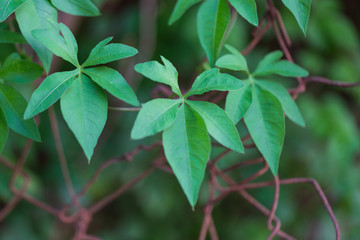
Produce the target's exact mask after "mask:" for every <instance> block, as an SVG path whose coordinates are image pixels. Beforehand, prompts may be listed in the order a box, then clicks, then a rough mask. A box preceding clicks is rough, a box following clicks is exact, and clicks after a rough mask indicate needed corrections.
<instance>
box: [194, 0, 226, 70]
mask: <svg viewBox="0 0 360 240" xmlns="http://www.w3.org/2000/svg"><path fill="white" fill-rule="evenodd" d="M229 22H230V10H229V6H228V4H227V2H226V1H225V0H206V1H205V2H204V3H203V4H202V5H201V7H200V9H199V12H198V15H197V32H198V36H199V39H200V43H201V46H202V47H203V49H204V50H205V52H206V55H207V57H208V60H209V63H210V66H214V63H215V61H216V59H217V56H218V53H219V50H220V45H221V42H222V40H223V38H224V35H225V32H226V28H227V26H228V25H229Z"/></svg>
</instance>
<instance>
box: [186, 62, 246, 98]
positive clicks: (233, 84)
mask: <svg viewBox="0 0 360 240" xmlns="http://www.w3.org/2000/svg"><path fill="white" fill-rule="evenodd" d="M242 87H244V83H243V82H242V81H240V80H239V79H237V78H235V77H233V76H231V75H229V74H226V73H220V71H219V69H218V68H213V69H210V70H207V71H205V72H203V73H202V74H200V75H199V76H198V77H197V78H196V79H195V81H194V83H193V85H192V87H191V89H190V91H189V92H188V93H187V94H186V95H185V97H189V96H191V95H200V94H203V93H205V92H209V91H214V90H217V91H230V90H237V89H240V88H242Z"/></svg>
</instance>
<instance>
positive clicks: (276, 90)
mask: <svg viewBox="0 0 360 240" xmlns="http://www.w3.org/2000/svg"><path fill="white" fill-rule="evenodd" d="M255 83H256V84H257V85H258V86H260V87H261V88H263V89H264V90H267V91H269V92H271V93H272V94H273V95H274V96H275V97H277V99H278V100H279V101H280V103H281V105H282V108H283V110H284V112H285V113H286V116H288V118H290V120H291V121H293V122H294V123H296V124H298V125H299V126H301V127H305V121H304V118H303V117H302V115H301V113H300V110H299V108H298V106H297V105H296V103H295V102H294V100H293V99H292V98H291V96H290V94H289V92H288V91H287V90H286V88H284V87H283V86H282V85H281V84H279V83H276V82H273V81H265V80H263V81H261V80H256V81H255Z"/></svg>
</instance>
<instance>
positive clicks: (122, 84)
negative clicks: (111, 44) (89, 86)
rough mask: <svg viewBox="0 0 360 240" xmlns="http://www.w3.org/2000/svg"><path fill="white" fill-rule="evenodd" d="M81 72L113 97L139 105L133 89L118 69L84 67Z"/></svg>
mask: <svg viewBox="0 0 360 240" xmlns="http://www.w3.org/2000/svg"><path fill="white" fill-rule="evenodd" d="M82 72H83V73H85V74H86V75H88V76H89V77H90V78H91V79H92V80H93V81H94V82H96V83H97V84H98V85H99V86H100V87H102V88H104V89H105V90H106V91H108V92H109V93H111V94H112V95H114V96H115V97H117V98H119V99H121V100H123V101H125V102H127V103H129V104H132V105H134V106H139V105H140V103H139V101H138V100H137V97H136V95H135V93H134V91H133V90H132V89H131V87H130V86H129V84H128V83H127V82H126V80H125V79H124V78H123V76H122V75H121V74H120V73H119V72H118V71H116V70H114V69H112V68H108V67H105V66H102V67H95V68H86V69H83V70H82Z"/></svg>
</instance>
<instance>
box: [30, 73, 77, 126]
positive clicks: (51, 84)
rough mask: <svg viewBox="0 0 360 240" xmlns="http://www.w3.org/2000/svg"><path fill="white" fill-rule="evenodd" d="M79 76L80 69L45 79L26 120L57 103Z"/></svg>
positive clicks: (34, 96) (33, 100)
mask: <svg viewBox="0 0 360 240" xmlns="http://www.w3.org/2000/svg"><path fill="white" fill-rule="evenodd" d="M78 74H79V71H78V69H75V70H73V71H69V72H58V73H54V74H52V75H50V76H48V77H47V78H45V80H44V81H43V82H42V83H41V85H40V86H39V87H38V88H37V89H36V90H35V91H34V93H33V94H32V96H31V98H30V101H29V104H28V106H27V108H26V111H25V114H24V118H25V119H29V118H32V117H33V116H35V115H36V114H39V113H41V112H42V111H45V110H46V109H48V108H49V107H50V106H51V105H53V104H54V103H55V102H57V100H59V99H60V97H61V96H62V95H63V94H64V92H65V91H66V90H67V89H68V88H69V87H71V85H72V84H73V82H74V79H75V77H76V76H77V75H78Z"/></svg>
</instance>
